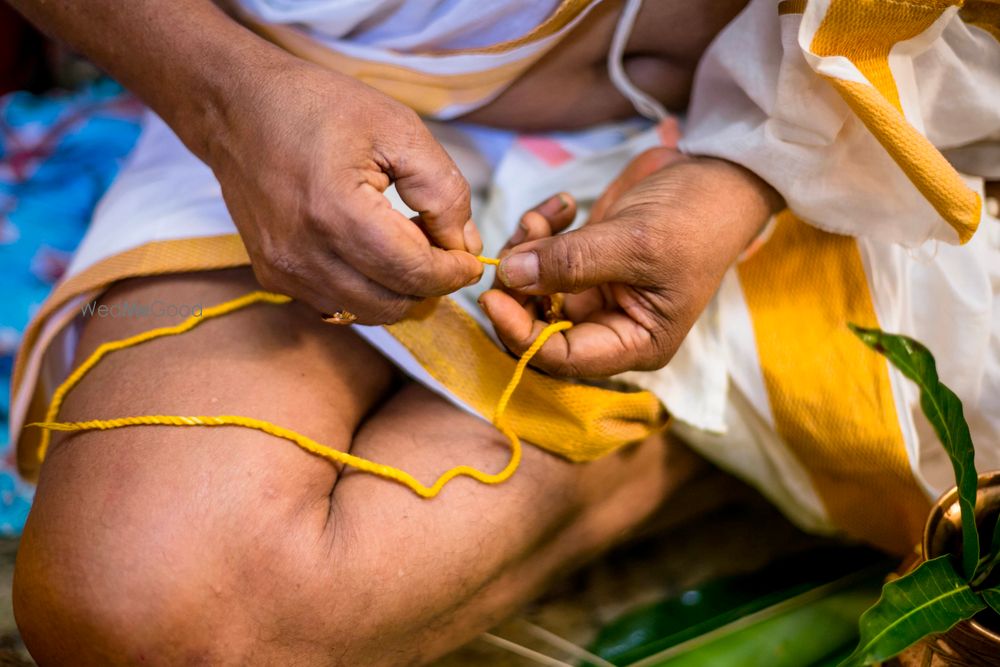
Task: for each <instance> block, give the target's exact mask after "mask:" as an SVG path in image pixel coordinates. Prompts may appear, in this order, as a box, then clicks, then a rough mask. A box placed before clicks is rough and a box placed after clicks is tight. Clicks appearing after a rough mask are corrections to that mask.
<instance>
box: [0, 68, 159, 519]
mask: <svg viewBox="0 0 1000 667" xmlns="http://www.w3.org/2000/svg"><path fill="white" fill-rule="evenodd" d="M141 114H142V107H141V106H140V105H139V104H138V103H137V102H136V101H135V100H134V99H133V98H132V97H130V96H129V95H128V94H127V93H125V92H124V91H123V90H122V88H121V87H120V86H119V85H118V84H116V83H114V82H113V81H110V80H108V79H102V80H98V81H96V82H93V83H90V84H88V85H87V86H86V87H84V88H83V89H81V90H78V91H75V92H58V93H50V94H46V95H43V96H36V95H31V94H29V93H21V92H18V93H11V94H9V95H6V96H4V97H2V98H0V288H2V290H3V298H2V299H0V452H2V453H3V460H4V462H5V463H4V465H3V466H2V467H0V534H3V535H18V534H20V532H21V529H22V527H23V526H24V520H25V517H26V516H27V514H28V509H29V507H30V506H31V496H32V487H31V485H29V484H26V483H24V482H23V481H21V480H20V479H19V478H18V476H17V472H16V471H15V470H14V467H13V463H12V462H13V457H12V452H10V440H9V435H8V427H7V420H8V414H9V410H10V375H11V370H12V368H13V363H14V354H15V352H16V350H17V346H18V343H19V341H20V339H21V334H22V333H23V331H24V328H25V325H26V324H27V323H28V320H29V319H30V318H31V316H32V314H33V313H34V312H35V310H37V308H38V307H39V306H40V305H41V303H42V302H43V301H44V300H45V297H46V296H47V295H48V294H49V292H50V291H51V289H52V286H53V284H54V283H55V282H56V281H58V280H59V278H60V277H61V276H62V273H63V271H64V270H65V268H66V265H67V263H68V261H69V259H70V257H71V256H72V253H73V250H74V248H76V246H77V244H78V243H79V242H80V239H81V238H82V237H83V234H84V232H85V231H86V229H87V225H88V223H89V222H90V218H91V214H92V213H93V211H94V206H95V205H96V204H97V201H98V200H99V199H100V197H101V195H102V194H103V193H104V191H105V190H106V189H107V188H108V186H109V185H110V184H111V181H112V179H114V177H115V174H117V173H118V169H119V167H120V166H121V163H122V160H123V159H124V158H125V156H126V155H127V154H128V153H129V151H130V150H131V149H132V146H133V145H134V144H135V140H136V138H137V137H138V136H139V119H140V116H141Z"/></svg>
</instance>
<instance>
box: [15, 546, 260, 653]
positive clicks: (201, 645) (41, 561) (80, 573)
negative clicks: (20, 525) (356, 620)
mask: <svg viewBox="0 0 1000 667" xmlns="http://www.w3.org/2000/svg"><path fill="white" fill-rule="evenodd" d="M46 528H51V526H49V527H45V526H34V527H32V529H31V530H29V531H27V532H26V533H25V536H24V539H23V540H22V546H21V549H20V551H19V553H18V561H17V565H16V569H15V577H14V590H13V602H14V613H15V617H16V619H17V623H18V627H19V629H20V631H21V634H22V637H23V638H24V642H25V645H26V646H27V647H28V650H29V651H30V652H31V654H32V656H34V657H35V659H36V660H37V661H38V663H39V664H40V665H47V664H53V665H65V664H76V665H88V664H95V665H96V664H101V665H113V664H140V663H142V664H236V663H237V662H238V661H239V658H241V657H245V654H244V651H245V649H246V648H247V646H246V642H245V641H244V640H243V639H241V638H240V637H239V636H238V635H237V633H236V632H234V631H236V630H238V629H241V626H242V629H243V630H247V629H248V628H247V624H246V621H245V619H243V618H242V613H241V610H240V609H238V608H237V605H238V604H239V601H238V598H237V597H235V596H228V597H227V596H226V595H224V594H223V590H222V588H218V587H213V581H212V579H213V574H212V573H211V571H210V569H209V568H206V567H203V566H202V565H201V564H200V563H199V562H198V559H199V558H200V557H205V556H207V554H206V551H207V549H210V548H211V546H210V545H200V547H194V546H192V547H191V549H192V550H191V552H189V553H184V552H183V550H184V549H185V547H184V546H182V545H171V544H163V543H155V542H151V541H147V542H140V543H130V544H125V543H123V544H120V545H117V547H116V549H115V551H114V552H113V553H112V552H109V551H108V550H107V549H105V548H103V547H106V546H107V542H106V541H105V540H98V541H97V542H96V543H88V541H87V533H88V532H89V531H86V530H80V531H72V534H66V533H62V534H59V533H57V532H55V531H52V530H46ZM208 561H209V562H210V561H211V556H208ZM250 634H251V635H252V633H250Z"/></svg>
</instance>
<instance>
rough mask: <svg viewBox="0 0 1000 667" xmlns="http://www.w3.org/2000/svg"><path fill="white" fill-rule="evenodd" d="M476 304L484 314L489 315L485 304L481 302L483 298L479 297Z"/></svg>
mask: <svg viewBox="0 0 1000 667" xmlns="http://www.w3.org/2000/svg"><path fill="white" fill-rule="evenodd" d="M476 303H478V304H479V307H480V308H482V310H483V312H484V313H486V314H487V315H489V314H490V309H489V308H487V307H486V302H485V301H483V297H479V298H478V299H476Z"/></svg>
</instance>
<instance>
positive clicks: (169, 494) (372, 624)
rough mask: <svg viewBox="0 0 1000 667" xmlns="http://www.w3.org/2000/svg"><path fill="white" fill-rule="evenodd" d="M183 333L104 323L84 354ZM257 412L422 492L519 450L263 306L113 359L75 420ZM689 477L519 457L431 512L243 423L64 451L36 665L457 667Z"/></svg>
mask: <svg viewBox="0 0 1000 667" xmlns="http://www.w3.org/2000/svg"><path fill="white" fill-rule="evenodd" d="M254 287H255V285H254V283H253V281H252V278H251V277H250V275H249V272H248V271H231V272H220V273H216V274H201V275H195V276H188V277H169V278H161V279H155V280H144V281H132V282H129V283H125V284H123V285H121V286H119V287H117V288H116V289H114V290H112V291H111V292H110V293H109V294H108V295H107V296H106V297H105V300H106V301H108V302H116V301H118V300H120V299H123V298H125V299H128V300H130V301H139V302H152V301H154V300H156V299H161V300H163V301H173V302H178V303H193V302H198V301H200V302H202V303H204V304H211V303H217V302H220V301H222V300H224V299H227V298H231V297H233V296H236V295H238V294H241V293H243V292H246V291H247V290H249V289H252V288H254ZM167 323H168V322H167V321H156V322H152V321H142V320H140V321H133V320H113V319H98V318H95V319H93V320H92V321H90V322H89V323H88V325H87V327H86V330H85V332H84V336H83V340H82V342H81V346H80V350H79V354H80V355H81V356H82V355H85V354H87V353H89V351H90V350H92V349H93V348H94V347H96V346H97V345H98V344H100V343H101V342H103V341H104V340H108V339H113V338H119V337H122V336H125V335H128V334H129V333H133V332H135V331H139V330H144V329H148V328H151V327H152V326H159V325H163V324H167ZM148 413H162V414H206V413H207V414H246V415H252V416H256V417H260V418H264V419H268V420H271V421H274V422H275V423H278V424H283V425H287V426H289V427H292V428H295V429H296V430H299V431H300V432H303V433H305V434H307V435H309V436H311V437H313V438H315V439H317V440H319V441H320V442H324V443H327V444H330V445H332V446H337V447H340V448H343V449H345V450H346V449H350V450H351V451H352V452H354V453H357V454H359V455H361V456H364V457H367V458H370V459H373V460H378V461H384V462H387V463H392V464H394V465H398V466H399V467H401V468H403V469H405V470H407V471H409V472H412V473H413V474H415V475H416V476H417V477H418V478H420V479H423V480H425V481H427V480H431V479H433V478H434V477H435V476H436V475H437V474H439V473H440V472H442V471H443V470H445V469H446V468H448V467H450V466H452V465H455V464H456V463H459V462H463V463H469V464H472V465H476V466H478V467H481V468H483V469H491V470H493V469H498V468H500V467H501V466H502V465H503V463H504V462H505V461H506V457H507V456H508V452H507V445H506V443H505V441H504V438H503V436H501V435H500V434H499V433H497V432H496V431H495V430H494V429H493V427H492V426H490V425H489V424H487V423H485V422H483V421H482V420H479V419H477V418H475V417H472V416H470V415H467V414H465V413H463V412H461V411H459V410H457V409H456V408H454V407H453V406H451V405H450V404H448V403H447V402H446V401H444V400H442V399H440V398H438V397H436V396H434V395H432V394H431V393H430V392H428V391H427V390H426V389H424V388H422V387H419V386H416V385H414V384H411V383H407V382H405V381H403V380H401V379H400V378H399V377H398V376H397V375H396V374H395V373H394V371H393V369H392V367H391V366H390V364H389V363H388V362H387V361H386V360H384V359H383V358H382V357H380V356H379V355H378V353H377V352H375V351H374V350H372V349H371V348H370V347H368V346H367V345H366V344H364V343H363V342H362V341H361V340H360V339H359V338H358V337H356V336H355V335H354V334H353V333H351V332H350V330H349V329H342V328H338V327H331V326H329V325H325V324H322V323H321V322H319V320H318V317H317V316H316V315H315V313H312V312H310V311H308V310H307V309H305V308H303V307H300V306H289V307H273V306H260V307H254V308H253V309H250V310H247V311H243V312H239V313H236V314H233V315H231V316H228V317H226V318H223V319H220V320H218V321H211V322H207V323H205V324H204V325H202V326H200V327H199V328H197V329H196V330H194V331H192V332H190V333H189V334H185V335H184V336H180V337H177V338H171V339H162V340H158V341H155V342H153V343H149V344H147V345H143V346H140V347H138V348H134V349H130V350H126V351H122V352H120V353H117V354H115V355H112V356H110V357H108V358H107V359H106V360H105V361H104V362H102V364H101V365H99V367H98V368H96V369H95V370H94V371H93V373H92V375H91V376H88V378H87V379H85V380H84V382H83V383H82V384H81V385H80V386H79V387H78V388H77V389H76V390H75V391H74V392H73V393H72V394H71V396H70V398H69V400H68V401H67V404H66V406H65V408H64V411H63V414H62V415H61V418H62V419H81V418H95V417H112V416H121V415H129V414H148ZM695 465H697V464H696V463H694V459H693V458H692V457H691V455H690V454H687V453H686V451H684V450H681V449H677V448H673V447H667V446H664V444H663V443H662V442H661V441H660V440H659V439H653V440H650V441H648V442H646V443H642V444H640V445H637V446H634V447H632V448H629V449H628V450H627V451H623V452H621V453H620V454H618V455H615V456H611V457H608V458H605V459H602V460H601V461H597V462H595V463H591V464H586V465H575V464H570V463H568V462H566V461H564V460H562V459H559V458H556V457H554V456H551V455H549V454H547V453H545V452H543V451H541V450H539V449H537V448H534V447H530V446H528V447H526V451H525V459H524V463H523V465H522V467H521V469H520V470H519V472H518V473H517V474H516V475H515V476H514V478H513V479H512V480H510V481H509V482H507V483H505V484H503V485H500V486H483V485H480V484H478V483H476V482H473V481H471V480H464V479H463V480H457V481H455V482H453V483H452V484H451V485H449V486H448V487H447V488H446V489H445V490H444V492H442V494H441V495H440V496H439V497H438V498H436V499H434V500H430V501H428V500H422V499H420V498H418V497H416V496H415V495H413V494H412V493H411V492H410V491H408V490H407V489H405V488H403V487H400V486H398V485H396V484H393V483H390V482H386V481H384V480H381V479H378V478H374V477H371V476H369V475H365V474H358V473H355V472H351V471H349V470H348V471H339V470H337V468H336V467H334V466H332V465H330V464H329V463H327V462H326V461H323V460H321V459H318V458H316V457H313V456H311V455H309V454H307V453H305V452H303V451H301V450H299V449H298V448H296V447H294V446H293V445H291V444H289V443H286V442H283V441H280V440H277V439H275V438H272V437H270V436H266V435H264V434H260V433H256V432H253V431H248V430H245V429H239V428H221V429H182V428H170V427H137V428H129V429H123V430H119V431H108V432H100V433H84V434H78V435H74V436H72V437H68V438H65V439H63V440H60V441H57V442H56V443H55V445H54V446H53V449H52V451H51V452H50V455H49V459H48V460H47V462H46V464H45V466H44V468H43V470H42V476H41V479H40V481H39V486H38V493H37V496H36V502H35V506H34V507H33V509H32V513H31V516H30V517H29V521H28V525H27V527H26V529H25V534H24V539H23V542H22V547H21V550H20V553H19V554H18V563H17V569H16V574H15V591H14V595H15V610H16V614H17V618H18V622H19V624H20V627H21V630H22V634H23V636H24V639H25V642H26V644H27V645H28V647H29V648H30V650H31V651H32V653H33V655H34V656H35V657H36V659H37V660H38V661H39V663H40V664H42V665H46V664H75V665H88V664H102V665H103V664H126V663H127V664H132V663H139V662H141V663H145V664H178V663H185V664H186V663H196V664H199V663H206V664H213V665H214V664H272V663H273V664H282V665H296V664H308V665H333V664H349V665H357V664H366V665H367V664H387V665H398V664H408V663H420V662H424V661H427V660H429V659H432V658H434V657H436V656H438V655H441V654H442V653H444V652H447V651H448V650H451V649H453V648H455V647H456V646H458V645H460V644H462V643H464V642H465V641H467V640H469V639H470V638H472V637H473V636H475V635H476V634H477V633H479V632H481V631H482V630H484V629H486V628H488V627H490V626H491V625H493V624H495V623H496V622H497V621H499V620H501V619H502V618H503V617H504V616H506V615H508V614H510V613H511V612H512V611H513V610H515V609H516V608H517V606H518V605H520V604H522V603H523V602H525V601H526V600H528V599H530V598H531V597H532V596H533V595H535V594H536V593H537V592H538V591H539V590H540V589H541V588H542V586H543V585H544V583H545V582H546V580H547V579H548V578H549V577H550V576H552V575H553V574H554V573H557V572H559V571H560V570H562V569H563V568H566V567H568V566H569V565H571V564H572V563H574V562H575V561H577V560H579V559H581V558H584V557H586V556H588V555H590V554H593V553H594V552H596V551H599V550H600V549H602V548H605V547H607V546H609V545H610V544H612V543H613V542H615V541H616V540H618V539H620V538H621V537H622V536H623V535H624V534H625V533H626V531H628V530H629V529H630V528H632V527H633V526H635V525H636V524H637V523H638V522H639V521H640V520H641V519H643V518H644V517H646V516H647V515H648V514H650V512H651V511H652V510H653V509H654V508H655V507H657V506H658V505H659V503H660V502H661V500H662V499H663V498H664V497H665V496H666V495H667V494H668V493H669V491H670V490H671V489H673V488H675V486H676V485H677V483H678V482H679V481H681V480H683V479H684V478H686V477H687V474H688V472H689V471H690V470H691V469H692V466H695Z"/></svg>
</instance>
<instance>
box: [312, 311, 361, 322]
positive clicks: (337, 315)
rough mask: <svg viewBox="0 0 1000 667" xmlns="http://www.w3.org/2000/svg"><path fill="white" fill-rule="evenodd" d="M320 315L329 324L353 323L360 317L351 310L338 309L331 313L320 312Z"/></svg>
mask: <svg viewBox="0 0 1000 667" xmlns="http://www.w3.org/2000/svg"><path fill="white" fill-rule="evenodd" d="M320 316H321V317H322V318H323V321H324V322H326V323H327V324H352V323H353V322H354V321H355V320H356V319H358V316H357V315H355V314H354V313H352V312H351V311H349V310H337V311H334V312H333V313H332V314H331V315H327V314H326V313H320Z"/></svg>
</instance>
